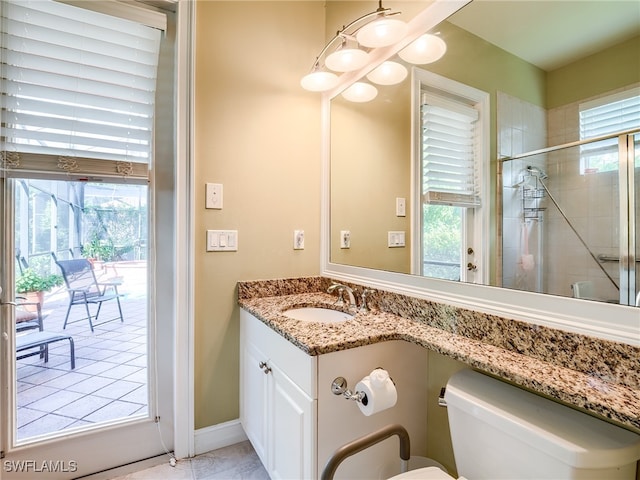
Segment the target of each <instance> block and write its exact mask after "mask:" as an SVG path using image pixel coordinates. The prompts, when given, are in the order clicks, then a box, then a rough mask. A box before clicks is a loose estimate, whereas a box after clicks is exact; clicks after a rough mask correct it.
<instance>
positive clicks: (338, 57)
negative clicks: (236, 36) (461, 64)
mask: <svg viewBox="0 0 640 480" xmlns="http://www.w3.org/2000/svg"><path fill="white" fill-rule="evenodd" d="M399 13H400V12H392V11H391V9H390V8H383V7H382V0H379V1H378V8H377V10H375V11H373V12H371V13H368V14H366V15H363V16H362V17H360V18H357V19H356V20H354V21H353V22H351V23H350V24H348V25H347V26H345V27H342V30H339V31H338V32H337V33H336V35H335V37H333V38H332V39H331V40H329V42H328V43H327V44H326V45H325V46H324V48H323V49H322V51H321V52H320V53H319V54H318V56H317V57H316V59H315V61H314V63H313V67H312V68H311V72H310V73H308V74H307V75H305V76H304V77H303V78H302V80H301V81H300V84H301V85H302V88H304V89H305V90H309V91H312V92H326V91H328V90H331V89H332V88H334V87H335V86H336V85H338V83H339V77H338V74H337V73H335V72H338V73H343V72H352V71H356V70H360V69H361V68H364V67H365V66H366V65H367V63H368V62H369V58H370V56H371V55H370V54H371V52H372V51H373V50H374V49H376V48H379V47H387V46H390V45H393V44H395V43H398V42H400V41H401V40H402V39H403V38H405V36H407V34H408V33H409V26H408V25H407V24H406V23H405V22H403V21H402V20H397V19H394V18H390V17H392V16H393V15H397V14H399ZM338 42H340V44H339V45H337V44H338ZM336 45H337V46H336ZM446 51H447V45H446V43H445V42H444V40H442V38H440V37H439V36H437V35H433V34H429V33H427V34H424V35H422V36H420V37H418V38H417V39H416V40H414V41H413V42H411V43H410V44H409V45H407V46H406V47H404V48H403V49H402V50H401V51H400V52H398V55H399V56H400V58H401V59H402V60H404V61H405V62H408V63H412V64H416V65H424V64H427V63H432V62H435V61H436V60H439V59H440V58H441V57H442V56H443V55H444V54H445V52H446ZM407 75H408V71H407V68H406V67H405V66H404V65H402V64H401V63H398V62H394V61H386V62H383V63H382V64H381V65H379V66H378V67H377V68H375V69H374V70H373V71H371V72H369V74H368V75H367V79H368V80H369V81H370V82H373V83H375V84H377V85H395V84H397V83H400V82H402V81H403V80H404V79H405V78H406V77H407ZM352 87H353V88H349V89H347V90H346V91H345V92H344V93H343V96H344V97H345V98H348V99H349V100H351V101H353V102H363V101H369V100H373V99H374V98H375V97H376V95H377V93H378V90H377V89H376V88H375V87H374V86H373V85H371V84H368V83H366V82H359V84H358V83H357V84H354V85H353V86H352ZM364 98H366V99H367V100H363V99H364Z"/></svg>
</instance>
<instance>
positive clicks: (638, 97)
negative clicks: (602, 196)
mask: <svg viewBox="0 0 640 480" xmlns="http://www.w3.org/2000/svg"><path fill="white" fill-rule="evenodd" d="M639 127H640V94H639V93H638V89H632V90H628V91H625V92H621V93H618V94H615V95H609V96H606V97H603V98H600V99H597V100H593V101H590V102H585V103H582V104H580V140H587V139H589V138H593V137H599V136H602V135H608V134H612V133H617V132H623V131H625V130H631V129H634V128H639ZM636 165H639V166H640V158H637V159H636ZM617 170H618V139H617V138H611V139H609V140H605V141H601V142H596V143H593V144H589V145H583V146H581V147H580V173H581V174H586V173H598V172H611V171H617Z"/></svg>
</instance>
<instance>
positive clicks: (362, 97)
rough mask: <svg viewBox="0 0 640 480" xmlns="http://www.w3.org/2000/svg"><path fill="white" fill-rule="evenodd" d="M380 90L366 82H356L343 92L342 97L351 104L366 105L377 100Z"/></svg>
mask: <svg viewBox="0 0 640 480" xmlns="http://www.w3.org/2000/svg"><path fill="white" fill-rule="evenodd" d="M377 95H378V89H377V88H376V87H374V86H373V85H371V84H370V83H365V82H356V83H354V84H353V85H351V86H350V87H349V88H347V89H346V90H345V91H344V92H342V96H343V97H344V98H346V99H347V100H349V101H350V102H357V103H364V102H369V101H371V100H373V99H374V98H376V96H377Z"/></svg>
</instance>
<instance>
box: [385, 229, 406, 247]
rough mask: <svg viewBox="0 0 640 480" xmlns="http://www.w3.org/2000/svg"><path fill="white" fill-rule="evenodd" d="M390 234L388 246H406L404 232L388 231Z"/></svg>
mask: <svg viewBox="0 0 640 480" xmlns="http://www.w3.org/2000/svg"><path fill="white" fill-rule="evenodd" d="M387 234H388V246H389V248H397V247H404V246H405V235H404V232H402V231H399V232H387Z"/></svg>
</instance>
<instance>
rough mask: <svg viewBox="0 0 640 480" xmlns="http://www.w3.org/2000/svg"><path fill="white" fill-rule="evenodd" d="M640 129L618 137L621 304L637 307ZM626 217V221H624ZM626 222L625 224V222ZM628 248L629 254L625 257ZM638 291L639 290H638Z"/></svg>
mask: <svg viewBox="0 0 640 480" xmlns="http://www.w3.org/2000/svg"><path fill="white" fill-rule="evenodd" d="M636 136H637V137H638V138H639V139H640V129H637V130H635V131H633V132H631V133H624V134H621V135H620V136H619V137H618V159H619V166H618V183H619V192H620V222H619V225H620V304H621V305H635V306H638V305H636V304H635V299H636V295H637V292H636V290H637V289H638V290H640V286H638V285H637V281H636V262H637V260H638V259H637V258H636V247H637V245H636V215H637V212H636V211H635V198H636V197H635V196H636V192H635V141H634V139H635V138H636ZM625 217H626V218H625ZM625 220H626V221H625ZM625 249H626V254H625ZM637 286H638V288H637V289H636V287H637Z"/></svg>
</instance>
